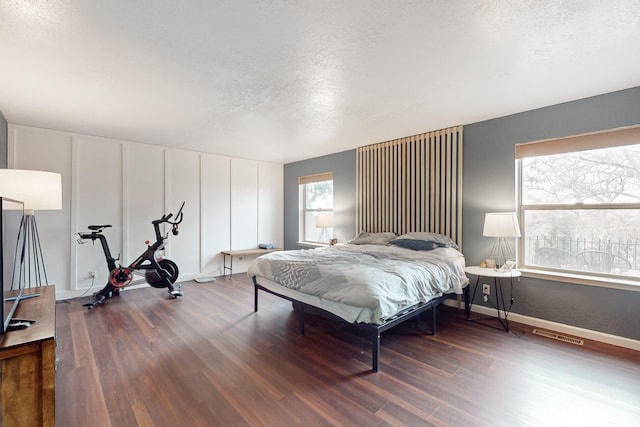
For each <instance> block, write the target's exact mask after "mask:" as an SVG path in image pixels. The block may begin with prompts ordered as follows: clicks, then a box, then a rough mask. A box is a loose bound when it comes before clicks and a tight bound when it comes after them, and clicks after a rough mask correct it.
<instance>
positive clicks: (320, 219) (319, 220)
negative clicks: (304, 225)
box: [316, 213, 333, 228]
mask: <svg viewBox="0 0 640 427" xmlns="http://www.w3.org/2000/svg"><path fill="white" fill-rule="evenodd" d="M329 227H333V214H331V213H319V214H318V216H317V217H316V228H329Z"/></svg>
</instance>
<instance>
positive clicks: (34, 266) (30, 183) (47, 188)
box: [0, 169, 62, 287]
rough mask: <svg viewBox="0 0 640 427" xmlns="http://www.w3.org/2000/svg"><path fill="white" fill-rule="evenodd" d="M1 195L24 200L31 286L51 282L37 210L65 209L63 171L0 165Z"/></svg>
mask: <svg viewBox="0 0 640 427" xmlns="http://www.w3.org/2000/svg"><path fill="white" fill-rule="evenodd" d="M0 196H3V197H9V198H11V199H15V200H19V201H21V202H23V203H24V208H25V209H24V214H25V215H24V218H23V220H22V230H21V232H22V233H24V248H23V249H24V254H25V258H24V262H25V270H24V271H25V276H26V277H25V280H26V282H25V283H27V286H28V287H31V285H34V286H44V285H48V284H49V280H48V278H47V270H46V268H45V265H44V257H43V256H42V246H41V245H40V235H39V234H38V226H37V223H36V217H35V211H41V210H61V209H62V175H60V174H59V173H55V172H45V171H35V170H24V169H0Z"/></svg>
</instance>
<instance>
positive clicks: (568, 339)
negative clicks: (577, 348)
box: [533, 329, 584, 345]
mask: <svg viewBox="0 0 640 427" xmlns="http://www.w3.org/2000/svg"><path fill="white" fill-rule="evenodd" d="M533 333H534V334H536V335H540V336H542V337H547V338H552V339H554V340H558V341H564V342H568V343H569V344H575V345H584V341H583V340H581V339H579V338H574V337H570V336H568V335H562V334H556V333H555V332H550V331H545V330H542V329H534V330H533Z"/></svg>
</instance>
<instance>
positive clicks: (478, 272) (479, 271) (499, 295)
mask: <svg viewBox="0 0 640 427" xmlns="http://www.w3.org/2000/svg"><path fill="white" fill-rule="evenodd" d="M464 272H465V273H467V274H470V275H472V276H476V282H475V285H474V288H473V295H472V296H471V301H470V302H469V309H468V310H467V320H469V321H477V320H482V319H485V317H483V318H479V319H471V318H470V317H471V306H473V301H474V299H475V296H476V292H477V290H478V284H479V283H480V278H481V277H485V278H492V279H493V280H488V282H489V286H491V282H493V287H494V290H495V293H494V295H495V300H496V304H495V307H496V313H497V319H498V321H499V322H500V325H502V327H503V328H504V330H505V331H507V332H509V320H508V319H507V315H508V313H507V309H506V305H505V303H504V294H503V292H502V286H501V284H500V279H513V278H514V277H520V276H522V273H521V272H520V271H518V270H515V269H512V270H510V271H499V270H496V269H494V268H485V267H479V266H469V267H465V269H464ZM485 301H486V299H485ZM510 303H511V304H513V298H510ZM501 310H502V314H501Z"/></svg>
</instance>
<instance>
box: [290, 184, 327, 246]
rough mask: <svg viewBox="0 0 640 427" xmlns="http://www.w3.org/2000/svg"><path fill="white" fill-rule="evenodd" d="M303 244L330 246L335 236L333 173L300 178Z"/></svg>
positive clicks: (301, 239)
mask: <svg viewBox="0 0 640 427" xmlns="http://www.w3.org/2000/svg"><path fill="white" fill-rule="evenodd" d="M298 187H299V193H300V198H299V200H300V218H299V224H300V232H299V238H300V241H302V242H310V243H322V244H328V243H329V241H330V240H331V238H332V236H333V173H323V174H319V175H311V176H303V177H300V178H298Z"/></svg>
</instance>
